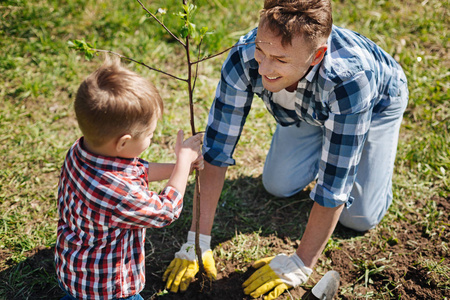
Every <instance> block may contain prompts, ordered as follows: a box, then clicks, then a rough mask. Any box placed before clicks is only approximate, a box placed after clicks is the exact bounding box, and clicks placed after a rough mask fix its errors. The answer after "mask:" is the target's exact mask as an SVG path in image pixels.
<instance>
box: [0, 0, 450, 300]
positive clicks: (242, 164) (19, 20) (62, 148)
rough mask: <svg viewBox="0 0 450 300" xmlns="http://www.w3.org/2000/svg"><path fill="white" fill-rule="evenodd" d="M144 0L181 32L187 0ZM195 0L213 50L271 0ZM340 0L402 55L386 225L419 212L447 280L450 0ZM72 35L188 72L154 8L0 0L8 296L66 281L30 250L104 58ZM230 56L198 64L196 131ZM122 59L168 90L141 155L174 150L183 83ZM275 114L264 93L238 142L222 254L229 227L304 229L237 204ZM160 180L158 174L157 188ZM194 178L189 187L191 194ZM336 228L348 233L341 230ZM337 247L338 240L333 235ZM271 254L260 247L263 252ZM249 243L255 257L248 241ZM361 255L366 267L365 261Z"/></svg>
mask: <svg viewBox="0 0 450 300" xmlns="http://www.w3.org/2000/svg"><path fill="white" fill-rule="evenodd" d="M144 3H145V4H146V6H147V7H148V8H149V9H150V10H151V11H156V10H157V9H158V8H167V9H168V13H167V15H166V16H165V17H164V21H165V24H166V25H167V26H168V27H169V28H173V29H174V30H175V31H176V32H177V28H179V27H180V21H179V20H178V18H177V17H175V16H173V13H176V12H178V11H180V10H181V6H180V3H181V0H179V1H172V0H165V1H163V0H157V1H144ZM195 3H196V4H197V5H198V6H199V8H198V11H197V14H196V16H195V23H196V24H198V26H208V28H209V30H210V31H212V34H211V35H208V36H207V38H206V39H205V41H204V42H203V45H204V48H203V50H202V52H203V53H204V54H213V53H216V52H218V51H220V50H221V49H224V48H227V47H229V46H231V45H232V44H233V43H234V42H235V41H236V40H237V38H238V37H239V36H240V35H242V34H244V33H246V32H247V31H248V30H249V29H251V28H253V27H255V26H256V24H257V18H258V10H259V9H260V8H261V6H262V3H263V1H261V0H260V1H240V0H228V1H222V0H213V1H211V0H210V1H206V0H198V1H195ZM333 4H334V6H333V9H334V21H335V24H337V25H339V26H343V27H347V28H349V29H353V30H356V31H358V32H360V33H361V34H363V35H365V36H367V37H369V38H370V39H372V40H374V41H375V42H376V43H378V44H379V45H380V46H382V47H383V48H384V49H385V50H386V51H387V52H389V53H391V54H392V55H393V56H394V57H395V58H396V59H397V60H398V61H399V62H400V64H401V65H402V66H403V67H404V70H405V73H406V75H407V77H408V80H409V89H410V103H409V106H408V108H407V111H406V113H405V117H404V122H403V126H402V130H401V140H400V143H399V150H398V155H397V161H396V166H397V167H396V170H395V177H394V204H393V206H392V208H391V209H390V214H389V215H388V216H387V217H386V218H385V220H384V221H383V224H385V225H388V224H389V223H390V222H396V221H399V220H403V221H407V222H417V219H416V221H411V220H412V219H410V218H406V217H405V215H408V214H416V215H417V216H418V218H419V219H420V220H419V222H421V223H420V224H421V226H423V228H425V229H424V231H425V233H426V234H429V235H431V236H435V235H439V237H440V239H439V242H440V243H441V245H442V249H443V250H442V251H443V252H442V253H443V255H442V256H441V257H442V261H440V260H439V261H426V260H425V263H428V264H431V265H432V264H433V263H434V264H435V265H436V264H437V265H439V266H440V268H432V270H433V272H441V273H444V274H445V273H446V274H447V277H446V278H447V281H446V282H445V281H444V282H443V283H442V284H441V285H440V286H438V288H442V289H444V290H446V291H449V289H450V287H449V281H448V274H449V270H450V269H449V265H450V263H449V250H448V242H449V226H450V225H449V224H448V222H447V223H446V222H443V221H442V215H443V214H442V213H439V212H437V210H438V209H437V208H436V201H435V200H436V199H438V198H439V199H446V200H450V198H449V190H450V188H449V178H450V175H449V173H450V133H449V120H450V105H449V99H450V83H449V82H450V80H449V79H450V60H449V50H448V42H449V24H450V23H449V20H450V18H449V11H450V9H449V8H450V7H449V1H448V0H425V1H415V0H391V1H384V0H380V1H376V0H369V1H362V0H341V1H333ZM74 39H85V40H86V41H88V42H90V43H93V44H95V45H96V47H98V48H101V49H108V50H114V51H115V52H119V53H122V54H124V55H126V56H129V57H133V58H135V59H137V60H139V61H143V62H145V63H146V64H148V65H151V66H154V67H156V68H161V69H163V70H165V71H168V72H170V73H172V74H176V75H177V76H181V77H185V76H186V74H185V60H184V59H185V58H184V50H183V48H182V47H180V46H179V45H178V44H177V43H175V42H174V41H173V39H171V37H170V36H169V35H168V34H167V33H166V32H165V31H164V30H163V29H162V28H161V27H160V26H159V25H158V24H157V23H156V22H154V21H152V20H151V19H148V18H146V16H145V13H144V11H143V10H142V9H141V7H140V5H139V4H138V3H137V2H136V1H120V0H111V1H94V0H92V1H89V0H65V1H56V0H53V1H52V0H48V1H43V0H36V1H25V0H17V1H12V0H3V1H1V2H0V49H1V50H0V51H1V54H0V72H1V76H0V99H1V103H2V104H1V105H0V157H1V159H0V272H2V274H0V299H10V298H11V297H13V298H14V297H17V298H14V299H26V298H27V297H28V296H29V295H31V294H32V293H34V294H33V295H36V290H39V289H44V287H45V288H47V287H49V286H50V287H51V288H52V289H56V283H55V281H54V278H53V277H52V276H41V277H39V276H34V275H33V274H35V273H36V272H38V271H39V270H36V269H33V267H29V268H28V269H25V268H23V262H25V261H26V259H27V257H30V256H31V255H32V254H33V253H34V252H33V251H35V250H36V249H43V248H49V247H52V245H54V243H55V238H56V235H55V231H56V222H57V218H58V217H57V211H56V197H55V196H56V187H57V183H58V175H59V168H60V166H61V164H62V161H63V159H64V156H65V154H66V151H67V149H68V148H69V147H70V146H71V144H72V143H73V141H74V140H75V139H77V137H79V136H80V131H79V130H78V128H77V124H76V120H75V117H74V113H73V109H72V101H73V98H74V95H75V93H76V90H77V88H78V85H79V84H80V82H81V80H82V79H83V78H84V77H86V76H87V75H88V74H89V73H90V72H92V71H94V70H95V68H96V67H97V66H98V65H99V64H100V63H101V57H95V58H94V59H93V60H91V61H87V60H85V58H84V57H83V55H81V54H80V53H76V52H75V51H73V50H70V49H69V48H68V46H67V42H68V41H69V40H74ZM224 59H225V56H220V57H217V58H214V59H211V60H208V61H206V62H203V63H201V66H200V71H199V78H198V82H197V86H196V91H195V113H196V124H197V129H198V130H203V128H204V125H205V122H206V117H207V114H208V110H209V106H210V104H211V101H212V98H213V95H214V92H215V87H216V84H217V82H218V79H219V77H220V68H221V63H222V62H223V60H224ZM124 63H125V64H127V65H128V66H129V67H130V68H131V69H134V70H136V71H138V72H139V73H141V74H142V75H144V76H146V77H148V78H150V79H151V80H152V81H153V82H154V83H155V85H156V86H157V87H158V89H159V90H160V91H161V94H162V96H163V98H164V101H165V116H164V119H163V121H162V122H160V124H159V125H158V128H157V132H156V134H155V138H154V143H153V145H152V146H151V147H150V148H149V150H148V151H146V152H145V153H144V154H143V158H145V159H147V160H151V161H159V162H166V161H174V154H173V151H172V150H173V145H174V141H175V135H176V132H177V130H178V129H179V128H181V129H184V130H185V131H186V132H189V131H190V127H189V111H188V96H187V91H186V87H185V85H184V83H182V82H178V81H176V80H173V79H171V78H169V77H167V76H164V75H161V74H159V73H156V72H153V71H150V70H148V69H146V68H144V67H142V66H139V65H136V64H134V63H131V62H126V61H125V62H124ZM274 127H275V124H274V121H273V119H272V118H271V116H269V114H268V113H267V112H266V111H265V109H264V106H263V104H262V102H261V101H255V106H254V108H253V109H252V111H251V115H250V118H249V120H248V122H247V124H246V127H245V131H244V133H243V136H242V138H241V141H240V144H239V147H238V148H237V150H236V153H235V158H236V160H237V166H236V167H233V168H231V169H230V170H229V172H228V177H227V179H228V181H227V184H226V185H225V189H224V192H223V194H222V200H221V204H220V205H222V207H224V206H228V207H229V209H223V210H221V211H220V212H221V213H222V217H223V218H224V219H226V218H227V217H229V216H231V215H234V216H235V215H238V216H240V222H239V224H240V226H239V227H236V228H235V226H234V225H233V224H231V225H228V226H215V227H214V229H213V236H214V240H213V241H215V243H216V245H217V248H216V249H215V251H216V254H217V255H219V254H220V253H222V254H223V255H224V257H225V259H226V255H225V254H224V253H223V252H221V250H220V249H219V248H220V245H219V244H218V242H219V241H220V242H224V241H226V240H231V238H232V237H233V236H235V232H237V237H239V234H238V232H240V231H242V232H255V233H256V234H257V235H258V236H260V235H261V236H267V235H268V234H271V233H280V231H279V230H285V232H284V233H285V234H287V235H289V236H290V237H292V238H293V239H295V238H299V237H300V236H301V234H302V230H303V229H302V228H298V227H295V225H292V226H290V225H286V226H285V227H286V228H284V229H283V227H277V226H278V225H275V224H274V225H273V226H267V224H268V223H267V222H273V220H272V219H270V217H269V216H267V215H264V214H263V213H262V211H261V208H258V209H257V213H258V214H259V216H260V219H259V220H260V223H259V224H256V225H255V223H254V222H253V221H248V222H247V221H246V218H249V220H253V219H252V215H253V214H254V212H253V211H252V209H253V208H252V206H246V205H240V202H241V200H242V198H253V197H254V195H255V194H258V193H260V189H262V186H261V184H259V179H260V177H259V176H260V175H261V171H262V166H263V163H264V158H265V154H266V151H267V150H268V148H269V145H270V140H271V139H270V138H271V135H272V133H273V130H274ZM161 186H162V184H154V185H152V187H153V188H155V189H159V188H160V187H161ZM191 191H192V186H190V188H189V193H188V194H189V195H190V193H191ZM189 203H190V202H189V201H188V204H186V209H187V211H189V206H190V204H189ZM284 204H285V205H289V202H284ZM273 209H275V208H273ZM268 212H269V213H270V210H268ZM188 214H189V213H185V215H186V217H185V218H184V219H180V220H179V221H177V222H175V224H174V225H173V226H172V227H169V228H168V229H167V230H169V231H170V230H175V229H177V230H179V231H180V233H179V234H180V235H181V236H183V237H184V235H185V233H186V232H187V227H188V226H189V225H188V224H190V219H189V216H188ZM445 214H448V211H447V212H446V213H445ZM422 217H423V218H422ZM221 222H222V221H221V219H219V221H218V224H227V223H221ZM224 222H225V221H224ZM411 224H412V223H411ZM414 224H415V223H414ZM259 228H261V230H262V231H258V229H259ZM383 228H385V230H387V232H386V233H385V236H388V237H389V236H390V237H395V236H396V232H395V231H394V230H395V229H393V228H390V227H389V226H383ZM390 230H392V231H390ZM388 239H389V238H388ZM336 241H337V243H338V244H342V243H346V242H347V241H346V240H345V239H343V238H342V239H341V238H340V237H337V238H336V240H335V242H336ZM359 242H361V243H362V245H363V246H367V247H370V245H371V243H372V242H373V241H371V240H370V239H368V238H362V239H361V240H360V241H359ZM329 247H331V248H333V243H332V242H330V244H329ZM336 248H339V247H338V246H336ZM238 251H239V250H238ZM266 253H267V251H266V252H264V251H260V252H258V254H256V256H255V258H256V257H257V256H263V255H265V254H266ZM242 255H243V256H241V257H242V259H243V260H245V259H246V257H245V253H244V254H242ZM417 263H418V264H421V263H423V261H422V262H417ZM246 267H248V266H246ZM246 267H244V268H246ZM362 267H366V268H367V266H366V265H364V264H362ZM19 269H20V272H19V271H18V270H19ZM379 271H380V272H381V271H382V270H379ZM444 278H445V276H444ZM360 284H364V280H362V281H361V282H360ZM366 284H367V282H366ZM395 285H396V284H395V283H394V284H393V286H394V287H392V288H391V289H392V290H394V289H395ZM42 293H45V291H44V290H42ZM385 295H386V294H382V293H381V292H380V293H379V294H374V295H373V298H380V299H385V297H387V298H389V296H385ZM42 299H46V298H45V296H43V298H42Z"/></svg>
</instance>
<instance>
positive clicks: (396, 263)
mask: <svg viewBox="0 0 450 300" xmlns="http://www.w3.org/2000/svg"><path fill="white" fill-rule="evenodd" d="M432 200H434V201H433V202H434V203H435V204H436V207H435V210H434V211H435V212H436V213H435V216H439V222H440V223H441V224H447V225H448V224H449V223H450V217H449V214H448V211H449V210H450V204H449V200H450V199H449V198H443V197H441V198H438V197H436V198H434V199H432ZM418 204H420V202H418ZM419 208H420V207H417V209H419ZM284 213H286V215H285V217H286V218H289V215H288V213H289V210H286V211H284ZM277 217H283V216H280V215H278V216H277ZM423 218H433V216H430V215H424V216H418V215H417V214H415V213H414V212H411V213H410V214H404V215H402V216H401V218H398V220H397V221H395V222H391V223H390V224H388V225H385V226H380V227H377V228H376V229H374V230H371V231H368V232H366V233H356V232H350V233H349V231H348V230H347V229H345V228H344V227H341V226H339V225H338V227H337V229H336V231H335V233H334V235H333V236H334V239H335V240H336V241H337V242H336V245H334V246H333V245H332V246H330V247H327V249H326V251H324V253H323V255H322V257H321V258H320V261H319V263H318V266H317V268H316V272H315V273H314V274H313V275H312V276H311V278H310V280H309V282H308V283H307V284H306V285H305V286H304V287H299V288H295V289H291V290H290V291H289V293H284V294H283V295H282V296H281V297H280V299H306V296H307V295H308V294H309V292H310V290H311V288H312V287H313V286H314V284H315V283H316V282H317V281H318V280H320V278H321V277H322V276H323V275H324V274H325V273H326V271H327V270H330V269H333V270H336V271H338V272H339V274H340V277H341V282H340V289H339V292H338V295H337V297H336V298H339V299H358V298H373V297H371V295H377V297H376V298H380V295H384V296H383V299H449V298H450V289H449V285H448V282H449V277H448V273H447V274H446V273H445V272H435V270H436V269H437V268H440V267H446V268H447V269H446V270H448V259H449V252H448V249H447V246H446V245H447V244H448V238H449V234H448V232H445V231H441V232H439V231H438V232H436V231H435V230H434V231H433V230H431V229H430V228H426V227H427V226H426V225H424V224H429V222H422V219H423ZM386 226H389V228H390V229H392V228H394V229H395V230H394V231H395V232H396V233H397V235H396V236H384V234H386V233H387V232H392V230H389V231H388V230H386V229H385V227H386ZM255 237H256V238H255ZM148 240H149V241H148V244H147V285H146V288H145V290H144V291H143V292H142V295H143V296H144V299H151V300H172V299H174V300H175V299H186V300H187V299H189V300H195V299H199V300H207V299H214V300H230V299H236V300H237V299H250V297H248V296H245V295H244V294H243V292H242V289H241V284H242V282H244V281H245V279H246V278H248V277H249V276H250V274H251V273H252V272H253V271H254V269H253V268H251V267H250V265H251V262H245V261H244V262H243V261H242V259H243V256H239V255H240V254H239V252H240V251H242V250H240V248H239V247H240V246H245V247H246V248H248V249H250V248H255V247H256V248H258V247H261V248H263V247H267V248H270V250H271V252H273V253H290V252H292V251H293V249H294V248H295V247H296V246H297V245H298V244H297V243H298V242H296V241H293V240H292V239H291V238H290V237H289V236H283V235H280V234H277V235H275V234H269V235H267V236H264V235H261V234H255V233H243V234H236V235H235V237H232V238H231V239H228V240H226V241H223V242H219V243H218V242H217V241H215V240H214V239H213V244H214V245H213V247H214V248H215V256H216V265H217V268H218V277H217V280H216V281H214V282H213V283H212V284H204V285H202V286H200V280H199V279H197V280H196V281H195V282H193V283H192V284H191V286H190V287H189V289H188V290H187V291H186V292H185V293H180V294H174V293H168V292H166V291H164V283H163V282H162V281H161V275H162V272H163V271H164V268H165V267H166V266H167V264H168V263H169V262H170V260H171V259H172V258H173V253H174V252H176V251H177V249H178V248H179V244H180V243H181V242H182V239H180V240H178V239H177V238H171V236H170V231H169V232H163V231H162V230H159V231H157V230H154V231H150V232H149V233H148ZM368 241H369V242H368ZM240 243H241V244H245V245H240ZM0 255H2V253H1V252H0ZM0 259H1V257H0ZM244 260H245V258H244ZM433 262H441V264H442V265H439V264H436V263H433ZM444 270H445V269H444ZM27 272H29V273H32V274H31V275H28V276H27V277H28V278H31V279H30V282H29V283H28V284H35V286H34V288H33V290H32V293H31V294H28V295H27V298H28V297H29V298H30V299H59V297H61V296H62V295H61V292H60V291H59V288H58V287H57V286H56V285H55V281H54V278H55V271H54V266H53V249H51V248H38V249H35V251H33V252H32V253H30V256H29V258H28V259H27V260H26V261H24V262H23V263H21V264H19V265H16V266H11V267H10V268H9V269H5V270H3V271H2V272H1V273H0V279H1V280H3V281H4V282H5V281H6V278H8V280H9V282H11V277H14V276H17V278H23V277H24V275H27V274H25V273H27ZM21 276H23V277H21ZM33 278H34V281H33ZM43 278H46V280H43ZM37 282H39V284H37ZM375 292H376V293H375ZM15 293H16V294H12V293H11V294H9V295H7V299H26V298H24V296H23V295H21V294H20V293H19V294H17V292H15ZM290 297H292V298H290Z"/></svg>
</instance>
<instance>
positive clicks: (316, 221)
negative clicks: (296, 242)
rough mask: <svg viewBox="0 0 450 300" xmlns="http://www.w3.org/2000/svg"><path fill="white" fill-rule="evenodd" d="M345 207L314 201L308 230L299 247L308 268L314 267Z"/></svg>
mask: <svg viewBox="0 0 450 300" xmlns="http://www.w3.org/2000/svg"><path fill="white" fill-rule="evenodd" d="M343 208H344V204H342V205H340V206H337V207H334V208H329V207H324V206H321V205H320V204H318V203H317V202H315V203H314V205H313V207H312V209H311V214H310V216H309V220H308V224H307V225H306V230H305V232H304V233H303V237H302V239H301V242H300V246H299V247H298V249H297V255H298V256H299V257H300V259H301V260H302V261H303V263H304V264H305V266H307V267H308V268H311V269H312V268H313V267H314V265H315V264H316V263H317V260H318V259H319V256H320V254H321V253H322V251H323V249H324V248H325V246H326V244H327V242H328V239H329V238H330V237H331V234H332V233H333V231H334V229H335V227H336V224H337V222H338V221H339V216H340V215H341V212H342V209H343Z"/></svg>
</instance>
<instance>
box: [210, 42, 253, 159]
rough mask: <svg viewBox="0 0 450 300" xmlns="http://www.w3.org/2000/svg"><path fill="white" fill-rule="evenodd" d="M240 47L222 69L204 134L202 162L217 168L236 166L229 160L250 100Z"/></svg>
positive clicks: (250, 92)
mask: <svg viewBox="0 0 450 300" xmlns="http://www.w3.org/2000/svg"><path fill="white" fill-rule="evenodd" d="M244 64H245V63H244V61H243V58H242V55H241V54H240V51H239V47H235V48H233V49H232V50H231V52H230V54H229V56H228V58H227V59H226V61H225V63H224V64H223V66H222V72H221V79H220V82H219V84H218V86H217V89H216V95H215V99H214V102H213V104H212V106H211V109H210V112H209V116H208V123H207V126H206V130H205V132H206V133H205V138H204V139H205V141H204V154H203V156H204V158H205V160H206V161H207V162H209V163H211V164H213V165H216V166H220V167H223V166H230V165H234V164H235V160H234V159H233V158H232V156H233V152H234V149H235V147H236V144H237V142H238V141H239V137H240V135H241V132H242V129H243V126H244V124H245V120H246V118H247V115H248V113H249V111H250V107H251V104H252V100H253V92H252V89H251V84H250V79H249V75H248V74H249V73H248V68H246V66H245V65H244Z"/></svg>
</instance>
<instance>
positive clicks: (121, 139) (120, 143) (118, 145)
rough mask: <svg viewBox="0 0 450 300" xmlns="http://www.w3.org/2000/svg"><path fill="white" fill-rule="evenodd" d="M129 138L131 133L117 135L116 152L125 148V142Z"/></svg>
mask: <svg viewBox="0 0 450 300" xmlns="http://www.w3.org/2000/svg"><path fill="white" fill-rule="evenodd" d="M130 140H131V135H129V134H124V135H122V136H121V137H119V138H118V139H117V140H116V145H115V146H116V151H117V153H120V152H121V151H122V150H123V149H124V148H125V146H126V145H127V143H128V142H129V141H130Z"/></svg>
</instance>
